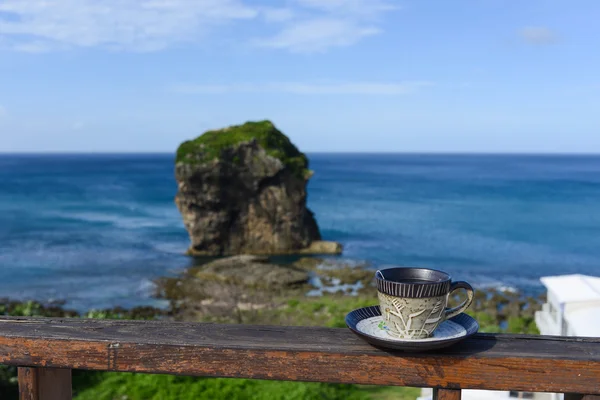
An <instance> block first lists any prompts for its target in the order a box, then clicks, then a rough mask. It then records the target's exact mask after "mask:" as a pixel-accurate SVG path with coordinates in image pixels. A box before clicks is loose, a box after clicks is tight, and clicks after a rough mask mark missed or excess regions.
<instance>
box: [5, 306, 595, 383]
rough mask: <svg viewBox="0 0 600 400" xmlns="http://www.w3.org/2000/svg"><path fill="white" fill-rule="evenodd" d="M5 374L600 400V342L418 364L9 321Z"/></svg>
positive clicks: (257, 340) (332, 342) (196, 328)
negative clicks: (139, 375)
mask: <svg viewBox="0 0 600 400" xmlns="http://www.w3.org/2000/svg"><path fill="white" fill-rule="evenodd" d="M0 364H9V365H16V366H46V367H55V368H73V369H91V370H110V371H129V372H148V373H165V374H181V375H197V376H221V377H245V378H256V379H278V380H296V381H319V382H340V383H357V384H370V385H398V386H416V387H438V388H449V389H490V390H519V391H532V392H555V393H589V394H600V339H599V338H558V337H537V336H515V335H491V334H485V335H476V336H475V337H473V338H471V339H468V340H465V341H463V342H461V343H460V344H458V345H456V346H453V347H451V348H449V349H446V350H440V351H436V352H429V353H418V354H414V353H412V354H411V353H401V352H392V351H385V350H380V349H376V348H374V347H372V346H370V345H369V344H367V343H365V342H364V341H363V340H362V339H360V338H358V337H356V336H355V335H354V334H353V333H352V332H351V331H350V330H348V329H330V328H318V327H278V326H257V325H221V324H199V323H184V322H159V321H150V322H148V321H110V320H89V319H88V320H85V319H51V318H35V319H34V318H5V319H3V320H0Z"/></svg>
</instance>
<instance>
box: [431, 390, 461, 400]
mask: <svg viewBox="0 0 600 400" xmlns="http://www.w3.org/2000/svg"><path fill="white" fill-rule="evenodd" d="M460 395H461V391H460V389H437V388H434V389H433V400H460Z"/></svg>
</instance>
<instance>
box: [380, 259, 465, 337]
mask: <svg viewBox="0 0 600 400" xmlns="http://www.w3.org/2000/svg"><path fill="white" fill-rule="evenodd" d="M375 278H376V280H377V297H378V298H379V307H380V310H381V315H382V316H383V318H384V320H385V322H386V325H387V327H388V333H389V334H390V335H392V336H394V337H397V338H400V339H406V340H411V339H413V340H414V339H424V338H427V337H430V336H431V335H433V331H435V329H436V328H437V327H438V326H439V325H440V324H441V323H442V322H444V321H445V320H447V319H449V318H452V317H454V316H455V315H458V314H460V313H461V312H463V311H465V310H466V309H467V308H468V307H469V306H470V305H471V302H472V301H473V288H472V287H471V285H469V284H468V283H467V282H462V281H458V282H452V279H451V278H450V275H448V274H447V273H445V272H442V271H436V270H433V269H425V268H388V269H383V270H379V271H377V272H376V273H375ZM458 289H464V290H466V292H467V299H466V300H465V301H464V302H463V303H462V304H461V305H459V306H458V307H454V308H447V307H446V306H447V305H448V297H449V295H450V294H451V293H453V292H454V291H455V290H458Z"/></svg>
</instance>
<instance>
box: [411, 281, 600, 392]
mask: <svg viewBox="0 0 600 400" xmlns="http://www.w3.org/2000/svg"><path fill="white" fill-rule="evenodd" d="M541 281H542V283H543V284H544V286H546V290H547V302H546V304H544V305H543V306H542V310H541V311H538V312H536V313H535V323H536V325H537V327H538V329H539V330H540V333H541V334H542V335H556V336H584V337H585V336H588V337H600V278H599V277H594V276H587V275H579V274H575V275H561V276H548V277H544V278H541ZM432 397H433V393H432V390H431V389H423V390H422V391H421V397H418V398H417V400H431V399H432ZM563 397H564V396H563V395H562V394H560V393H527V392H516V391H515V392H500V391H492V390H463V391H462V398H463V399H464V400H488V399H489V400H510V399H535V400H542V399H543V400H562V399H563Z"/></svg>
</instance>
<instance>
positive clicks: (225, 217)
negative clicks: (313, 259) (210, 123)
mask: <svg viewBox="0 0 600 400" xmlns="http://www.w3.org/2000/svg"><path fill="white" fill-rule="evenodd" d="M311 175H312V172H311V171H310V170H309V169H308V160H307V158H306V156H305V155H304V154H302V153H301V152H300V151H299V150H298V149H297V148H296V146H294V145H293V144H292V143H291V142H290V140H289V139H288V138H287V137H286V136H285V135H284V134H283V133H281V132H280V131H279V130H278V129H277V128H276V127H275V126H274V125H273V124H272V123H271V122H270V121H260V122H247V123H245V124H243V125H238V126H231V127H228V128H225V129H221V130H214V131H208V132H205V133H204V134H203V135H202V136H200V137H199V138H197V139H195V140H192V141H187V142H184V143H182V144H181V146H180V147H179V149H178V150H177V158H176V167H175V176H176V179H177V183H178V192H177V195H176V197H175V203H176V204H177V208H178V209H179V211H180V213H181V215H182V217H183V222H184V225H185V227H186V230H187V231H188V234H189V236H190V240H191V246H190V248H189V250H188V254H190V255H210V256H213V255H217V256H221V255H235V254H293V253H313V252H316V253H321V254H323V253H325V254H338V253H340V252H341V246H340V245H339V244H337V243H327V242H321V234H320V232H319V228H318V225H317V222H316V220H315V218H314V215H313V213H312V212H311V211H310V210H309V209H308V208H307V207H306V184H307V182H308V179H309V178H310V176H311Z"/></svg>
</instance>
